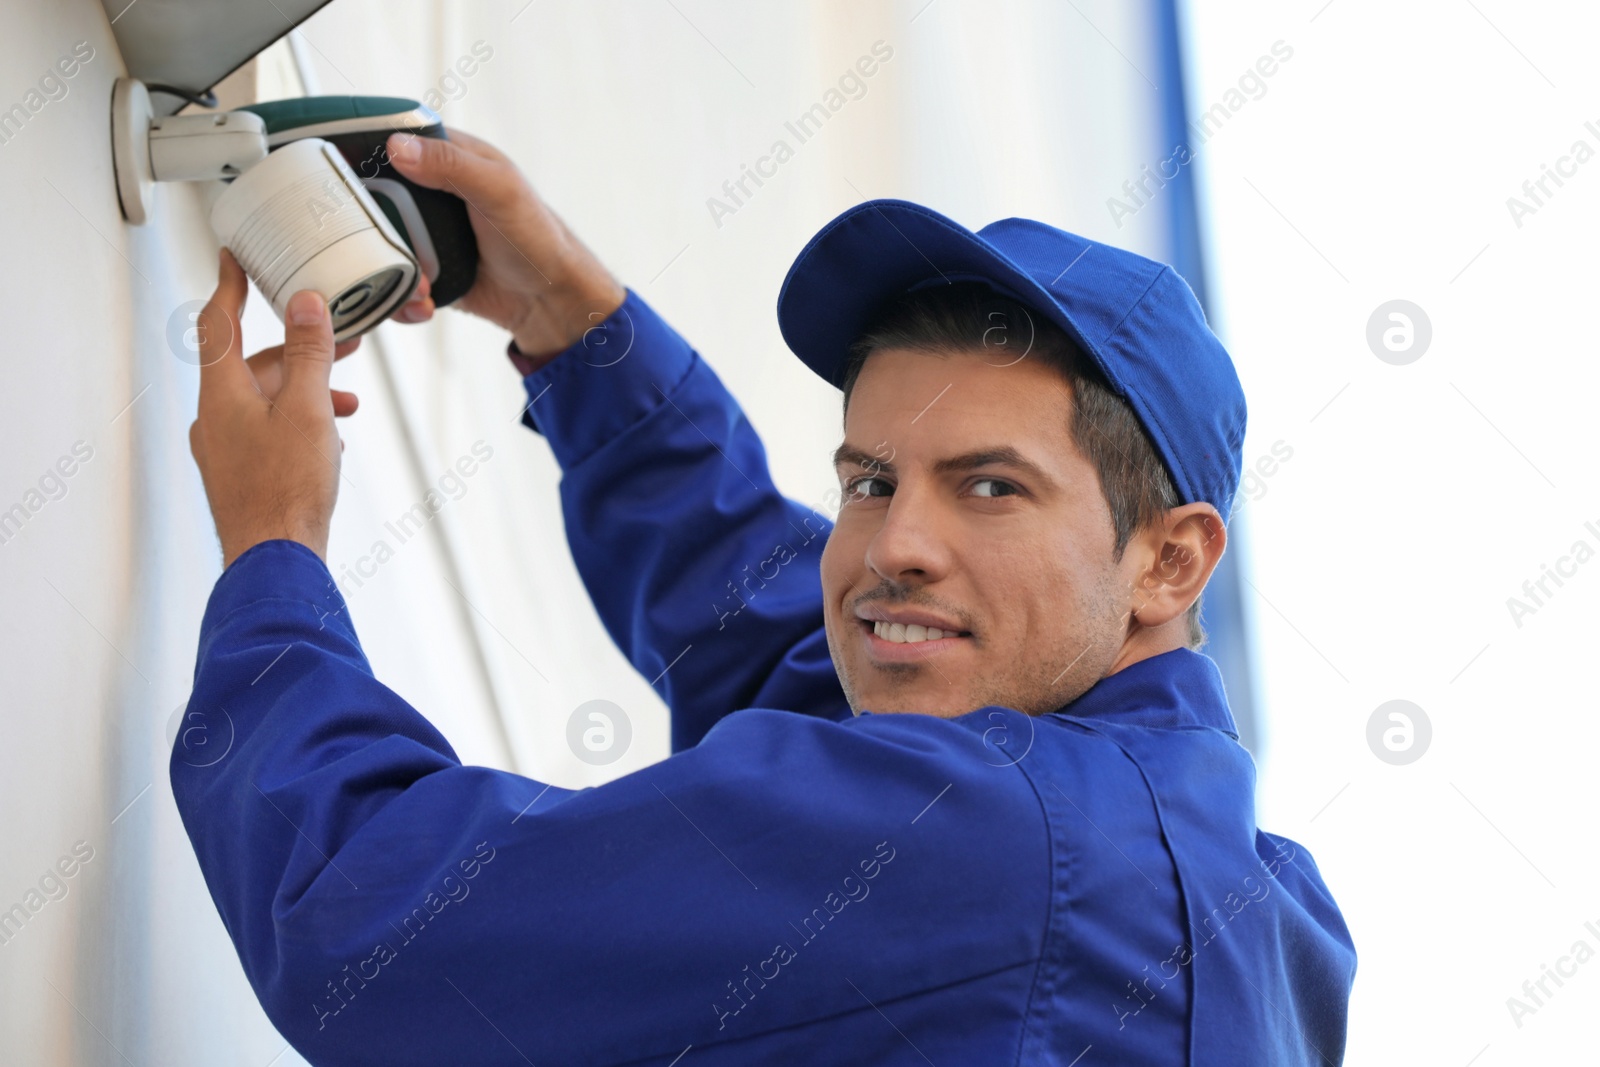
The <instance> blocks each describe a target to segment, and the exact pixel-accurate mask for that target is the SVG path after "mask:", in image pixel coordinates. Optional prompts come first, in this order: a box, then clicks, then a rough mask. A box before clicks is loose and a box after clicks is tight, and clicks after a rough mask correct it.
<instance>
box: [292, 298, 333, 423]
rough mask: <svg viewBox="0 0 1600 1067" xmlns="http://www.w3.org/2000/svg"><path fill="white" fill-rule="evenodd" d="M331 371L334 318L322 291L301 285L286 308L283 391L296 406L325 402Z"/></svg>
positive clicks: (326, 401) (308, 405)
mask: <svg viewBox="0 0 1600 1067" xmlns="http://www.w3.org/2000/svg"><path fill="white" fill-rule="evenodd" d="M332 373H333V319H332V318H331V317H329V315H328V305H327V304H326V303H324V302H323V299H322V294H321V293H318V292H317V291H316V290H314V289H302V290H300V291H299V292H297V293H295V294H294V295H293V296H292V297H290V298H289V306H288V307H287V308H285V309H284V332H283V393H282V395H283V397H284V399H285V400H287V401H289V402H290V403H291V404H293V405H296V406H300V407H311V406H314V405H317V404H318V403H319V402H320V404H322V405H324V406H326V405H327V404H328V403H329V400H328V378H329V376H330V375H331V374H332Z"/></svg>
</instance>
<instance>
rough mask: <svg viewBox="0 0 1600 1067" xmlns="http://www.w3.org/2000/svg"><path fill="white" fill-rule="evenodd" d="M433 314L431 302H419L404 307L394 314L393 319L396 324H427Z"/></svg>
mask: <svg viewBox="0 0 1600 1067" xmlns="http://www.w3.org/2000/svg"><path fill="white" fill-rule="evenodd" d="M433 312H434V307H433V301H432V300H423V301H421V302H415V303H410V304H407V305H405V306H404V307H402V308H401V309H400V310H399V311H397V312H395V313H394V318H395V321H396V322H405V323H416V322H427V321H428V320H429V319H431V318H433Z"/></svg>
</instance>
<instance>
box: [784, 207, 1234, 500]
mask: <svg viewBox="0 0 1600 1067" xmlns="http://www.w3.org/2000/svg"><path fill="white" fill-rule="evenodd" d="M958 281H980V282H984V283H986V284H987V285H988V286H989V287H990V288H992V289H994V290H995V291H997V292H999V293H1001V294H1002V295H1004V296H1008V297H1010V298H1012V299H1014V300H1017V301H1020V302H1021V303H1022V304H1024V305H1025V306H1027V307H1028V308H1029V309H1031V310H1032V311H1034V312H1037V313H1039V314H1041V315H1043V316H1045V317H1046V318H1048V319H1049V320H1050V321H1051V322H1053V323H1055V324H1056V325H1057V326H1059V327H1061V329H1063V330H1065V331H1066V334H1067V336H1068V337H1070V338H1071V339H1072V340H1073V341H1075V342H1077V344H1078V346H1079V347H1080V348H1081V349H1082V350H1083V351H1084V352H1085V353H1087V354H1088V356H1089V358H1091V359H1092V360H1094V362H1095V364H1096V365H1097V366H1098V367H1099V368H1100V370H1101V372H1102V373H1104V374H1105V376H1106V379H1107V380H1108V381H1109V382H1110V383H1111V387H1112V388H1113V389H1114V390H1115V391H1116V392H1117V393H1118V394H1119V395H1121V396H1122V397H1124V398H1126V400H1127V401H1128V403H1129V404H1130V405H1131V406H1132V407H1133V410H1134V413H1135V414H1136V415H1137V416H1138V417H1139V421H1140V422H1141V423H1142V424H1143V425H1144V428H1145V430H1146V431H1147V432H1148V433H1149V435H1150V439H1151V440H1152V441H1153V442H1154V443H1155V447H1156V451H1157V452H1159V453H1160V454H1161V459H1162V462H1163V463H1165V464H1166V468H1167V473H1168V474H1169V475H1171V477H1172V482H1173V485H1174V486H1175V487H1176V488H1177V491H1178V495H1179V497H1180V498H1181V501H1182V503H1185V504H1188V503H1193V502H1195V501H1202V500H1203V501H1205V502H1207V503H1209V504H1210V505H1211V506H1212V507H1214V508H1216V509H1217V511H1218V513H1220V514H1221V515H1222V517H1223V519H1224V521H1226V520H1227V519H1228V517H1229V515H1230V505H1231V504H1232V501H1233V495H1234V491H1235V490H1236V489H1237V488H1238V486H1239V476H1240V472H1241V466H1242V454H1241V450H1242V448H1243V445H1244V428H1245V402H1244V389H1243V387H1242V386H1241V385H1240V384H1239V376H1238V374H1237V373H1236V372H1235V371H1234V367H1233V360H1232V359H1231V358H1230V357H1229V355H1228V352H1227V349H1225V348H1223V347H1222V342H1221V341H1219V340H1217V336H1216V334H1214V333H1212V332H1211V328H1210V327H1209V326H1208V325H1206V319H1205V312H1204V311H1202V310H1201V308H1200V302H1199V301H1198V300H1196V299H1195V295H1194V291H1193V290H1191V289H1190V288H1189V285H1188V283H1187V282H1185V281H1184V280H1183V279H1182V278H1181V277H1179V276H1178V273H1177V272H1176V271H1174V270H1173V269H1172V268H1171V267H1169V266H1167V265H1166V264H1164V263H1157V262H1156V261H1154V260H1151V259H1146V258H1145V257H1143V256H1139V255H1135V254H1134V253H1132V252H1127V251H1124V250H1123V249H1120V248H1113V247H1112V246H1111V245H1105V244H1100V243H1098V242H1096V241H1090V240H1088V239H1087V238H1084V237H1079V236H1078V235H1077V234H1075V233H1068V232H1067V231H1065V230H1058V229H1056V228H1055V227H1054V226H1047V225H1045V224H1044V223H1042V222H1035V221H1034V220H1032V219H1001V220H1000V221H999V222H992V223H990V224H989V225H987V226H985V227H984V228H983V229H981V230H978V231H977V232H976V233H974V232H973V231H971V230H969V229H967V228H966V227H964V226H962V225H960V224H959V223H957V222H955V221H953V220H951V219H948V218H946V217H945V216H943V215H941V214H939V213H938V212H936V211H932V210H929V209H928V208H925V207H923V206H921V205H920V204H913V203H909V202H908V201H905V200H869V201H867V202H866V203H864V204H858V205H857V206H855V207H853V208H851V209H850V210H848V211H846V212H845V213H844V214H842V215H840V216H839V217H838V218H836V219H834V220H833V221H832V222H830V223H828V224H827V225H826V226H824V227H823V228H822V230H821V231H820V232H818V233H817V235H816V236H815V237H813V238H811V240H810V241H809V242H808V243H807V244H806V246H805V248H804V249H803V250H802V251H801V252H800V255H799V256H798V257H797V258H796V259H795V261H794V265H793V266H792V267H790V268H789V274H788V276H787V277H786V278H785V279H784V282H783V290H782V291H781V292H780V293H779V294H778V325H779V327H780V328H781V329H782V331H783V339H784V341H786V342H787V343H788V345H789V347H790V348H791V349H793V350H794V353H795V354H796V355H797V356H799V357H800V359H801V361H802V362H804V363H805V365H806V366H808V367H810V368H811V369H812V370H813V371H815V372H816V373H817V374H818V375H820V376H821V377H822V378H823V380H824V381H827V382H828V383H829V384H831V385H833V386H835V387H840V386H841V385H842V383H843V378H844V369H845V365H846V363H847V361H848V358H849V348H850V345H851V343H852V342H854V341H855V340H856V338H858V337H860V336H861V334H862V333H863V332H864V331H865V330H866V328H867V327H868V326H869V325H870V324H871V321H872V318H873V317H874V315H875V314H877V313H878V312H879V311H880V309H881V308H882V307H883V305H884V304H885V303H886V302H887V301H888V300H890V299H892V298H894V297H896V296H898V295H900V294H901V293H905V292H909V291H912V290H916V289H922V288H926V287H928V286H931V285H941V284H948V283H951V282H958Z"/></svg>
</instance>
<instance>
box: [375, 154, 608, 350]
mask: <svg viewBox="0 0 1600 1067" xmlns="http://www.w3.org/2000/svg"><path fill="white" fill-rule="evenodd" d="M387 147H388V153H389V159H390V160H391V161H392V162H393V163H394V165H395V167H396V169H398V170H399V171H400V173H401V174H403V175H404V176H405V177H407V178H409V179H410V180H411V181H414V182H416V183H417V184H418V185H422V186H426V187H427V188H430V189H441V190H443V191H445V192H449V193H454V194H455V195H456V196H459V197H461V199H463V200H465V201H466V203H467V214H468V216H469V217H470V218H471V220H472V230H473V233H474V234H475V235H476V236H477V239H478V276H477V280H476V281H474V282H473V285H472V288H471V289H470V290H468V291H467V292H466V294H465V295H463V296H462V297H461V299H459V300H458V301H456V306H457V307H460V308H461V309H462V310H464V311H470V312H471V313H472V314H474V315H478V316H481V317H482V318H485V319H488V320H489V321H490V322H493V323H495V324H496V325H498V326H500V327H503V328H504V329H506V330H509V331H510V332H511V335H512V338H513V339H514V340H515V341H516V344H517V348H518V349H520V350H521V351H522V352H523V353H524V354H525V355H527V356H530V357H533V358H534V360H535V361H536V362H540V361H542V360H547V359H554V358H555V357H556V356H557V355H559V354H560V353H561V352H563V351H565V350H566V349H567V348H570V347H571V346H572V345H573V344H575V343H577V342H578V341H579V340H581V339H582V337H583V335H584V333H585V332H587V331H588V330H589V329H590V328H592V327H594V326H597V325H599V323H600V322H601V321H602V320H603V319H605V318H606V317H607V316H608V315H610V314H611V313H612V312H613V311H615V310H616V309H617V308H618V307H620V306H621V305H622V302H623V300H624V299H625V298H626V296H627V293H626V292H625V291H624V289H623V287H622V286H621V285H620V284H619V283H618V282H617V280H616V279H615V278H613V277H612V276H611V274H610V272H608V271H607V270H606V268H605V267H604V266H603V265H602V264H601V263H600V261H599V260H598V259H596V258H595V257H594V254H593V253H592V252H590V251H589V250H588V249H587V248H585V247H584V246H583V244H582V243H581V242H580V241H579V240H578V239H577V238H576V237H574V236H573V234H572V232H571V231H570V230H568V229H567V227H566V226H565V224H563V223H562V221H561V220H560V219H559V218H557V217H556V214H555V213H554V212H553V211H551V210H550V209H549V208H548V207H547V206H546V205H545V203H544V201H543V200H541V199H540V198H539V195H538V194H537V193H535V192H534V191H533V186H532V185H530V184H529V183H528V180H527V179H526V178H525V177H523V175H522V172H521V171H520V170H518V169H517V165H516V164H515V163H513V162H511V160H510V159H508V158H507V157H506V155H505V154H504V153H503V152H501V151H499V150H498V149H496V148H494V147H493V146H491V145H489V144H488V143H486V142H484V141H481V140H479V139H478V138H476V137H473V136H472V135H470V134H466V133H462V132H461V131H460V130H457V129H454V128H452V129H451V130H450V139H449V140H447V141H445V140H439V139H437V138H432V137H416V136H411V135H407V134H399V133H397V134H395V135H393V136H392V137H390V138H389V143H388V146H387ZM432 315H433V301H432V299H431V298H430V297H429V296H428V293H427V279H426V278H424V279H423V280H422V281H421V283H419V285H418V290H417V294H415V295H414V296H413V298H412V300H411V301H410V302H409V303H408V304H407V305H406V307H405V308H404V309H403V310H402V311H401V312H400V313H399V314H397V315H396V316H395V317H396V318H397V319H399V320H400V321H402V322H423V321H426V320H427V319H428V318H431V317H432Z"/></svg>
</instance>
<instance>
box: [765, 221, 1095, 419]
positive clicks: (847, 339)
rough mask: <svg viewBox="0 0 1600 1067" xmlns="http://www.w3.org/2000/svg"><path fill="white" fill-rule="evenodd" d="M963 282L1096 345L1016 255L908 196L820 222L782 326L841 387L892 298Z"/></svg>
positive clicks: (787, 284)
mask: <svg viewBox="0 0 1600 1067" xmlns="http://www.w3.org/2000/svg"><path fill="white" fill-rule="evenodd" d="M959 281H982V282H986V283H987V284H989V285H990V286H991V287H993V288H994V289H996V290H997V291H999V292H1001V293H1003V294H1005V295H1007V296H1010V297H1012V298H1014V299H1017V300H1020V301H1021V302H1022V303H1024V304H1027V305H1029V306H1030V307H1032V308H1034V309H1035V310H1037V311H1039V312H1041V313H1042V314H1044V315H1046V316H1047V317H1048V318H1049V319H1050V320H1051V321H1053V322H1055V323H1056V324H1057V325H1059V326H1060V327H1062V328H1063V329H1064V330H1066V331H1067V334H1068V336H1070V337H1071V338H1072V339H1073V340H1074V341H1076V342H1077V343H1078V344H1080V345H1082V346H1083V347H1084V348H1085V349H1089V348H1091V346H1090V345H1089V344H1088V343H1087V342H1086V341H1085V340H1084V338H1083V336H1082V333H1081V332H1080V331H1079V329H1078V327H1077V325H1076V324H1075V323H1074V322H1073V321H1072V319H1071V317H1070V316H1068V314H1067V313H1066V310H1065V309H1064V308H1063V307H1062V306H1061V305H1060V304H1059V303H1058V302H1057V301H1056V299H1055V298H1054V297H1053V296H1052V295H1051V294H1050V293H1049V292H1048V291H1047V290H1046V289H1045V288H1044V286H1042V285H1041V284H1039V282H1037V281H1035V280H1034V279H1033V278H1032V277H1031V276H1030V275H1029V274H1028V272H1027V271H1026V270H1024V269H1023V268H1022V267H1021V266H1020V265H1018V264H1017V263H1016V262H1015V261H1013V260H1012V259H1010V258H1009V257H1008V256H1006V255H1005V254H1003V253H1002V252H1000V251H999V250H998V249H996V248H995V247H994V246H993V245H991V244H989V242H987V241H985V240H984V239H983V238H982V237H980V236H979V235H978V234H976V233H974V232H972V231H971V230H969V229H967V228H966V227H964V226H962V225H961V224H960V223H958V222H955V221H954V220H952V219H949V218H946V217H945V216H943V215H941V214H939V213H938V212H936V211H930V210H928V209H927V208H925V207H922V206H921V205H919V204H913V203H910V202H908V201H905V200H869V201H867V202H866V203H864V204H858V205H857V206H855V207H853V208H851V209H850V210H848V211H846V212H845V213H844V214H842V215H840V216H839V217H838V218H836V219H834V220H833V221H832V222H830V223H829V224H828V225H827V226H825V227H823V229H822V230H821V231H820V232H819V233H818V234H817V235H816V236H815V237H813V238H812V239H811V241H810V242H809V243H808V244H807V245H806V247H805V248H804V249H803V250H802V251H801V252H800V255H799V256H798V257H797V258H796V259H795V262H794V265H793V266H792V267H790V268H789V274H788V276H787V277H786V278H785V279H784V282H783V289H782V291H781V292H779V294H778V327H779V329H780V330H781V331H782V333H783V339H784V341H785V342H786V343H787V344H788V345H789V347H790V349H792V350H793V351H794V353H795V355H797V356H799V357H800V359H801V361H802V362H804V363H805V365H806V366H808V367H810V368H811V369H812V370H813V371H815V372H816V373H817V374H818V375H819V376H821V378H822V379H823V380H824V381H826V382H828V383H829V384H830V385H833V386H835V387H836V388H837V387H839V386H840V385H841V384H842V381H843V377H844V369H845V366H846V363H847V362H848V358H849V348H850V345H851V343H852V342H854V341H855V340H856V339H857V338H858V337H860V336H861V334H862V332H863V331H864V330H865V329H866V327H867V325H868V324H869V323H870V321H871V319H872V317H873V315H874V313H875V312H876V311H877V310H878V309H879V308H880V307H882V306H883V304H884V303H885V302H886V301H888V300H890V299H892V298H893V297H895V296H898V295H899V294H901V293H904V292H907V291H909V290H912V289H918V288H922V287H923V286H925V285H929V284H939V283H952V282H959Z"/></svg>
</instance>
